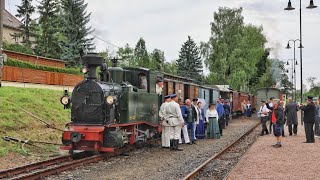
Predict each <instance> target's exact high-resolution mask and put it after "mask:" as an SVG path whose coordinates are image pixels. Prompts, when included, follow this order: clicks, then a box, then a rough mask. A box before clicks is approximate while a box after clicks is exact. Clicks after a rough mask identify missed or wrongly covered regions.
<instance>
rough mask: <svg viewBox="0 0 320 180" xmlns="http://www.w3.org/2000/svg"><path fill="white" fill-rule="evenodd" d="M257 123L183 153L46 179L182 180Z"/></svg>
mask: <svg viewBox="0 0 320 180" xmlns="http://www.w3.org/2000/svg"><path fill="white" fill-rule="evenodd" d="M257 122H258V120H254V119H235V120H232V122H231V123H230V124H229V126H228V127H227V128H226V129H225V130H224V135H223V136H222V137H221V138H220V139H218V140H216V139H215V140H213V139H203V140H198V141H196V143H197V144H196V145H181V146H180V147H181V148H183V150H184V151H170V150H168V149H163V148H160V146H156V147H152V148H143V149H139V150H134V151H132V152H129V153H128V156H119V157H114V158H111V159H107V160H106V161H100V162H98V163H94V164H90V165H87V166H85V167H80V168H77V169H75V170H73V171H66V172H63V173H61V174H58V175H55V176H50V177H48V178H47V179H112V180H113V179H148V180H149V179H156V180H159V179H182V178H183V177H185V176H186V175H187V174H188V173H190V172H191V171H193V170H194V169H195V168H196V167H197V166H199V165H200V164H202V163H203V162H205V161H206V160H207V159H208V158H209V157H211V156H213V155H214V154H215V153H217V152H219V151H220V150H222V149H223V148H225V147H226V146H227V145H228V144H230V143H232V142H233V141H235V140H236V139H237V138H239V137H240V136H241V135H242V134H243V133H245V132H246V131H247V130H249V129H250V128H251V127H252V126H253V125H254V124H256V123H257Z"/></svg>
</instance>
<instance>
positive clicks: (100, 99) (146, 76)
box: [61, 53, 257, 153]
mask: <svg viewBox="0 0 320 180" xmlns="http://www.w3.org/2000/svg"><path fill="white" fill-rule="evenodd" d="M82 64H83V66H84V68H83V69H82V72H83V74H84V76H85V78H84V80H83V81H82V82H80V83H78V84H77V85H76V86H75V87H74V90H73V92H72V96H71V97H70V96H69V94H68V92H66V91H65V94H64V96H63V97H62V98H61V103H62V104H63V105H64V107H65V108H71V122H70V123H68V124H67V125H66V130H65V131H64V132H63V134H62V143H63V146H61V149H63V150H69V151H70V153H72V152H73V150H86V151H99V152H114V151H115V149H117V148H121V147H123V146H124V145H126V144H131V145H132V144H141V143H145V142H147V141H148V140H151V139H153V138H156V137H158V136H159V135H160V133H161V126H160V125H159V117H158V110H159V107H160V104H161V103H162V101H163V96H164V95H168V94H172V93H176V94H177V95H178V96H179V97H180V98H182V99H186V98H189V99H193V98H201V99H203V100H204V101H205V102H206V104H209V103H211V102H214V101H215V100H216V99H217V98H223V99H228V101H230V103H231V106H232V113H233V114H239V113H242V106H241V102H243V101H244V100H245V101H250V102H251V104H252V106H253V109H255V108H256V105H257V96H255V95H253V94H249V93H245V92H240V91H235V90H231V89H229V88H225V87H224V86H223V87H222V88H221V87H219V86H213V85H201V84H199V83H197V82H195V81H193V80H192V79H191V78H189V77H181V76H176V75H170V74H166V73H161V72H157V71H151V70H149V69H145V68H132V67H128V68H120V67H117V65H116V64H117V63H116V61H114V62H113V65H112V67H108V66H107V65H106V64H105V63H104V59H103V58H102V57H101V56H99V55H98V54H94V53H89V54H86V55H83V56H82ZM97 69H98V71H97ZM162 88H163V89H162ZM159 89H160V91H159ZM161 89H162V90H163V91H162V90H161ZM207 108H208V106H205V107H204V109H205V110H206V109H207Z"/></svg>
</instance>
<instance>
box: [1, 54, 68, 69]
mask: <svg viewBox="0 0 320 180" xmlns="http://www.w3.org/2000/svg"><path fill="white" fill-rule="evenodd" d="M3 52H4V53H5V54H6V55H7V56H8V57H9V58H12V59H16V60H20V61H25V62H29V63H33V64H38V65H43V66H51V67H60V68H64V67H65V62H64V61H62V60H58V59H52V58H45V57H41V56H34V55H29V54H24V53H18V52H14V51H8V50H3Z"/></svg>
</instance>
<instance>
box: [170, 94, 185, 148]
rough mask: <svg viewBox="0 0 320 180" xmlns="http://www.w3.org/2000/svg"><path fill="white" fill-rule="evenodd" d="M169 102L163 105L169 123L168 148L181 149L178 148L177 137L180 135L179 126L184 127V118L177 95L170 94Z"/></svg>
mask: <svg viewBox="0 0 320 180" xmlns="http://www.w3.org/2000/svg"><path fill="white" fill-rule="evenodd" d="M170 97H171V102H170V103H169V104H168V105H167V106H166V107H165V111H166V114H167V116H168V121H169V125H170V150H175V151H178V150H179V151H182V149H179V148H178V146H179V137H180V136H181V127H184V120H183V117H182V114H181V109H180V106H179V104H178V97H177V95H176V94H172V95H171V96H170Z"/></svg>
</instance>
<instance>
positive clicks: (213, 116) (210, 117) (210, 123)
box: [159, 94, 231, 151]
mask: <svg viewBox="0 0 320 180" xmlns="http://www.w3.org/2000/svg"><path fill="white" fill-rule="evenodd" d="M164 99H165V102H164V103H163V104H162V105H161V107H160V111H159V117H160V118H161V124H162V137H161V139H162V142H161V143H162V147H163V148H170V150H176V151H181V150H182V149H180V148H179V147H178V146H179V144H182V143H183V141H182V138H181V135H183V140H184V143H185V144H189V145H192V144H196V142H195V141H196V140H197V139H204V138H205V137H206V136H207V137H208V138H212V139H219V138H220V136H222V132H223V129H224V128H225V126H228V123H229V118H230V113H231V107H230V105H229V102H228V101H225V103H224V104H223V103H222V100H221V99H217V102H216V103H211V104H210V105H209V108H208V110H207V111H206V112H205V111H204V108H203V104H202V102H201V101H199V100H198V99H192V100H190V99H186V100H185V101H184V100H183V99H179V98H178V97H177V95H176V94H172V95H168V96H165V98H164Z"/></svg>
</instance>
